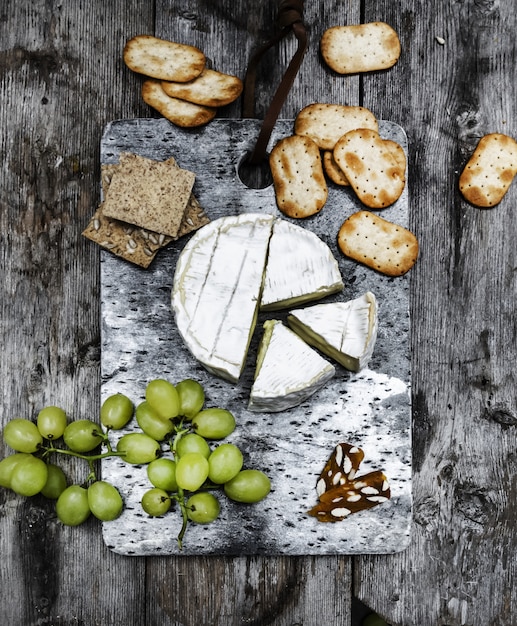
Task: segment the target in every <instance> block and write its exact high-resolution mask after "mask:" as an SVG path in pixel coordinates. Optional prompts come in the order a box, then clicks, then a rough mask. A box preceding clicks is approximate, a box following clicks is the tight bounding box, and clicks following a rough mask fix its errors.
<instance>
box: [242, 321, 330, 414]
mask: <svg viewBox="0 0 517 626" xmlns="http://www.w3.org/2000/svg"><path fill="white" fill-rule="evenodd" d="M265 324H266V325H267V324H271V325H273V328H272V332H271V333H267V332H266V335H267V336H268V338H269V343H268V345H267V346H261V348H260V349H261V351H262V357H263V360H262V362H261V365H260V367H259V368H258V372H257V374H256V378H255V382H254V383H253V386H252V388H251V393H250V399H249V404H248V409H249V410H250V411H256V412H268V413H275V412H279V411H286V410H287V409H290V408H292V407H294V406H297V405H299V404H301V403H302V402H304V401H305V400H307V398H309V397H310V396H312V395H313V394H314V393H316V391H318V389H320V388H321V387H323V386H324V385H325V384H326V383H327V381H329V380H330V379H331V378H332V377H333V376H334V374H335V368H334V366H333V365H332V364H331V363H329V362H328V361H326V360H325V359H324V358H323V357H322V356H320V355H319V354H318V353H317V352H316V351H315V350H313V349H312V348H311V347H310V346H308V345H307V344H306V343H305V342H304V341H303V340H302V339H300V337H298V335H296V334H295V333H294V332H293V331H292V330H290V329H289V328H287V327H286V326H284V324H282V322H280V321H278V320H269V321H268V322H266V323H265Z"/></svg>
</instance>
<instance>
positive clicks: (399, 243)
mask: <svg viewBox="0 0 517 626" xmlns="http://www.w3.org/2000/svg"><path fill="white" fill-rule="evenodd" d="M338 245H339V248H340V250H341V251H342V252H343V254H344V255H345V256H347V257H349V258H351V259H354V260H355V261H357V262H358V263H362V264H363V265H367V266H368V267H370V268H372V269H374V270H377V271H378V272H381V273H382V274H386V275H387V276H402V275H403V274H405V273H406V272H408V271H409V270H410V269H411V268H412V267H413V265H414V264H415V262H416V260H417V257H418V240H417V238H416V236H415V235H414V234H413V233H412V232H411V231H409V230H408V229H407V228H404V227H403V226H399V225H398V224H394V223H393V222H390V221H388V220H385V219H383V218H382V217H379V216H378V215H375V214H374V213H371V212H370V211H357V212H356V213H353V214H352V215H351V216H350V217H349V218H348V219H346V220H345V221H344V222H343V224H342V225H341V228H340V229H339V233H338Z"/></svg>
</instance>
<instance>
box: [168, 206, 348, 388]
mask: <svg viewBox="0 0 517 626" xmlns="http://www.w3.org/2000/svg"><path fill="white" fill-rule="evenodd" d="M342 289H343V281H342V278H341V274H340V271H339V267H338V264H337V261H336V259H335V258H334V256H333V254H332V252H331V250H330V248H329V247H328V246H327V244H326V243H325V242H324V241H322V240H321V239H319V237H317V236H316V235H315V234H314V233H312V232H310V231H308V230H306V229H304V228H302V227H300V226H297V225H296V224H292V223H290V222H287V221H286V220H282V219H280V218H277V217H274V216H273V215H268V214H261V213H244V214H241V215H232V216H227V217H222V218H219V219H217V220H214V221H212V222H210V223H209V224H207V225H206V226H204V227H203V228H201V229H199V230H198V231H197V232H196V233H195V234H194V235H193V237H192V238H191V239H190V241H189V242H188V243H187V244H186V246H185V248H184V249H183V251H182V252H181V254H180V256H179V258H178V261H177V265H176V271H175V274H174V282H173V290H172V296H171V305H172V310H173V312H174V316H175V320H176V325H177V328H178V331H179V333H180V335H181V337H182V338H183V341H184V343H185V345H186V346H187V347H188V349H189V350H190V352H191V353H192V354H193V356H194V357H195V358H196V359H197V360H198V361H199V362H200V363H202V364H203V365H204V366H205V367H206V368H207V369H208V371H210V372H212V373H214V374H216V375H218V376H221V377H222V378H225V379H227V380H230V381H232V382H237V381H238V380H239V378H240V375H241V373H242V370H243V368H244V365H245V362H246V356H247V353H248V349H249V344H250V341H251V337H252V335H253V331H254V329H255V324H256V320H257V315H258V311H259V309H260V308H261V307H263V308H264V309H267V310H273V309H278V308H282V307H291V306H296V305H297V304H300V303H305V302H308V301H310V300H315V299H317V298H322V297H324V296H326V295H328V294H331V293H335V292H337V291H340V290H342Z"/></svg>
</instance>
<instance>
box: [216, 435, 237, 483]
mask: <svg viewBox="0 0 517 626" xmlns="http://www.w3.org/2000/svg"><path fill="white" fill-rule="evenodd" d="M243 460H244V459H243V457H242V452H241V451H240V450H239V448H238V447H237V446H235V445H234V444H233V443H223V444H221V445H220V446H218V447H217V448H216V449H215V450H214V451H213V452H212V454H211V455H210V456H209V457H208V478H209V479H210V480H211V481H212V482H213V483H216V484H218V485H222V484H223V483H227V482H228V481H229V480H231V479H232V478H233V477H234V476H236V475H237V474H238V473H239V472H240V471H241V469H242V463H243Z"/></svg>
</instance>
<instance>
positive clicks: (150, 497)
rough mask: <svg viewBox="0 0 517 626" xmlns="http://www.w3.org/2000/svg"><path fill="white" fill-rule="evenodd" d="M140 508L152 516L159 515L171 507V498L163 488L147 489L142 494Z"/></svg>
mask: <svg viewBox="0 0 517 626" xmlns="http://www.w3.org/2000/svg"><path fill="white" fill-rule="evenodd" d="M142 508H143V509H144V511H145V512H146V513H147V515H151V516H152V517H159V516H160V515H165V513H167V511H168V510H169V509H170V508H171V499H170V497H169V494H168V493H167V492H166V491H164V490H163V489H157V488H156V487H154V488H153V489H149V491H146V492H145V493H144V495H143V496H142Z"/></svg>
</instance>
